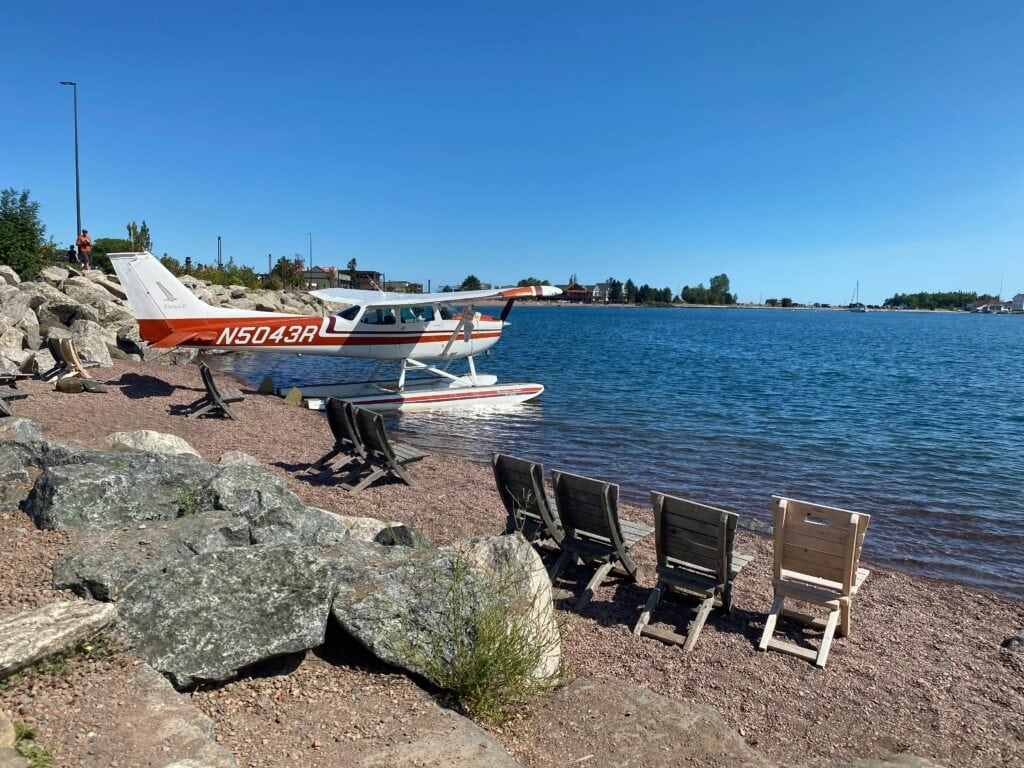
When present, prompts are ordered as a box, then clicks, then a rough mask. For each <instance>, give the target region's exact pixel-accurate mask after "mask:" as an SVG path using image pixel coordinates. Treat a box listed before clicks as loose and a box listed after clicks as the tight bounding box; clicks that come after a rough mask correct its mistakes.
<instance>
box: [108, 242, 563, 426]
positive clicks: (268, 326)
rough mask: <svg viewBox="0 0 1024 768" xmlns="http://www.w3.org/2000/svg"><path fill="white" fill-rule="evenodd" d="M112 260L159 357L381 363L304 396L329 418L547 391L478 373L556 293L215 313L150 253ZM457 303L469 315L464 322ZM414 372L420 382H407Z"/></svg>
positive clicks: (371, 299) (391, 297) (388, 297)
mask: <svg viewBox="0 0 1024 768" xmlns="http://www.w3.org/2000/svg"><path fill="white" fill-rule="evenodd" d="M108 256H109V258H110V262H111V263H112V264H113V265H114V271H115V272H117V277H118V279H119V280H120V281H121V287H122V288H123V289H124V292H125V295H126V296H127V297H128V305H129V306H130V307H131V310H132V312H133V313H134V314H135V317H136V319H137V320H138V323H139V335H141V336H142V338H143V339H145V340H146V341H148V342H150V344H151V346H153V347H156V348H158V349H167V348H171V347H177V346H187V347H199V348H201V349H216V350H227V351H234V352H291V353H296V354H304V355H340V356H344V357H355V358H365V359H370V360H376V361H377V365H376V367H375V368H374V369H373V371H372V372H371V373H370V375H369V377H368V378H367V379H366V380H365V381H362V382H356V383H345V384H325V385H315V386H309V387H302V388H301V395H302V398H303V399H305V401H306V403H307V405H308V406H309V407H310V408H322V407H323V402H324V400H325V399H326V398H327V397H337V398H340V399H343V400H348V401H350V402H352V403H353V404H355V405H358V406H360V407H363V408H369V409H371V410H375V411H388V410H396V409H403V410H408V409H414V408H415V409H427V408H438V407H450V406H457V405H480V404H503V403H519V402H523V401H526V400H530V399H532V398H534V397H537V396H538V395H539V394H540V393H541V392H543V391H544V387H543V385H541V384H524V383H516V384H498V380H497V377H495V376H491V375H486V374H480V373H477V370H476V365H475V363H474V361H473V357H474V356H475V355H478V354H480V353H481V352H486V351H487V350H488V349H490V348H491V347H493V346H494V345H495V344H496V343H497V342H498V339H499V338H500V337H501V332H502V331H503V330H504V328H505V326H506V325H508V323H506V322H505V319H506V318H507V317H508V313H509V312H510V311H511V309H512V305H513V303H514V302H515V300H516V299H519V298H539V297H542V296H557V295H559V294H560V293H561V290H559V289H558V288H554V287H552V286H547V285H538V286H526V287H517V288H497V289H494V290H480V291H455V292H450V293H418V294H409V293H390V292H384V291H363V290H354V289H349V288H326V289H323V290H318V291H310V295H312V296H316V297H317V298H320V299H323V300H325V301H328V302H338V303H343V304H346V305H347V306H346V307H345V308H344V309H342V310H341V311H339V312H336V313H334V314H331V315H328V316H326V317H317V316H306V315H294V314H285V313H281V312H260V311H256V310H244V309H234V308H231V307H214V306H211V305H209V304H206V303H205V302H203V301H200V300H199V298H197V297H196V296H195V294H193V293H192V292H191V291H190V290H189V289H188V288H187V287H186V286H185V285H184V284H183V283H182V282H181V281H180V280H178V278H176V277H175V276H174V275H173V274H171V272H170V271H169V270H168V269H167V268H166V267H164V265H163V264H161V263H160V262H159V261H158V260H157V258H156V257H155V256H153V254H151V253H149V252H140V253H111V254H108ZM490 298H504V299H507V301H506V303H505V307H504V309H503V310H502V312H501V316H500V317H499V318H497V319H495V318H493V317H488V316H486V315H481V314H480V313H479V312H476V311H475V310H474V309H473V302H474V301H478V300H480V299H490ZM451 302H457V303H459V304H464V305H465V306H464V308H463V310H462V311H461V312H457V311H456V310H455V308H454V307H452V305H451ZM462 359H464V360H465V361H466V363H467V366H468V371H467V372H466V373H464V374H461V375H457V374H454V373H451V372H450V371H449V370H448V369H449V367H450V366H451V363H452V361H454V360H462ZM428 361H433V362H434V363H435V364H429V362H428ZM389 363H397V364H398V365H399V374H398V379H397V380H395V381H377V380H375V379H374V377H375V376H377V374H378V373H379V372H380V370H381V368H382V367H383V366H384V365H386V364H389ZM410 372H412V373H415V374H421V375H418V376H407V375H406V374H407V373H410ZM423 374H425V375H423Z"/></svg>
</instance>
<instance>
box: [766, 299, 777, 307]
mask: <svg viewBox="0 0 1024 768" xmlns="http://www.w3.org/2000/svg"><path fill="white" fill-rule="evenodd" d="M764 303H765V304H767V305H768V306H769V307H777V306H779V300H778V299H765V300H764Z"/></svg>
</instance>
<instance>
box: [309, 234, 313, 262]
mask: <svg viewBox="0 0 1024 768" xmlns="http://www.w3.org/2000/svg"><path fill="white" fill-rule="evenodd" d="M309 268H310V269H312V268H313V233H312V232H310V233H309Z"/></svg>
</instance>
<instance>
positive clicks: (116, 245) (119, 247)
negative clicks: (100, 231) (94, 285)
mask: <svg viewBox="0 0 1024 768" xmlns="http://www.w3.org/2000/svg"><path fill="white" fill-rule="evenodd" d="M134 250H135V249H134V248H133V247H132V243H131V241H130V240H125V239H124V238H123V237H97V238H96V239H95V240H93V242H92V265H93V266H94V267H95V268H96V269H101V270H103V271H104V272H106V273H107V274H108V275H109V274H112V273H113V271H114V265H113V264H111V263H110V259H108V258H107V254H108V253H125V252H126V251H134Z"/></svg>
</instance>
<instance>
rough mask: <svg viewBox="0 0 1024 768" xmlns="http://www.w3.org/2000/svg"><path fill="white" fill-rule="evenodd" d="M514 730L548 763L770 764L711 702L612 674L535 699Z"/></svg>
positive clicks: (743, 767) (739, 767)
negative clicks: (672, 694)
mask: <svg viewBox="0 0 1024 768" xmlns="http://www.w3.org/2000/svg"><path fill="white" fill-rule="evenodd" d="M517 729H519V730H521V732H522V733H529V734H530V738H531V740H532V741H533V743H535V744H542V745H543V746H544V750H545V758H546V760H547V761H548V762H549V763H550V764H551V765H575V764H581V765H588V764H589V763H587V762H586V761H587V760H588V759H589V758H590V757H593V756H594V755H600V760H599V761H597V762H596V763H595V765H615V766H630V767H635V768H639V766H662V765H664V766H668V765H672V766H684V765H692V766H734V767H735V768H770V766H771V765H772V764H771V762H770V761H769V760H768V759H767V758H765V757H764V756H762V755H760V754H758V753H757V752H755V751H754V750H753V749H752V748H751V747H750V746H748V745H747V743H746V741H745V740H744V739H743V737H742V736H740V735H739V734H738V733H737V732H736V731H734V730H733V729H732V728H730V727H729V725H728V724H727V723H726V722H725V719H724V718H723V717H722V716H721V715H720V714H719V713H718V712H717V711H716V710H714V709H712V708H711V707H708V706H705V705H703V704H696V703H693V702H688V701H680V700H676V699H671V698H669V697H667V696H662V695H661V694H658V693H654V692H653V691H649V690H647V689H646V688H639V687H637V686H635V685H630V684H629V683H626V682H622V681H619V680H610V679H594V678H585V677H581V678H579V679H577V680H575V681H573V682H572V683H571V684H569V685H568V686H566V687H565V688H562V689H561V690H559V691H556V692H555V693H554V694H552V695H551V696H545V697H543V698H541V699H537V700H536V701H534V702H533V703H532V704H531V706H530V708H529V712H528V713H527V716H526V718H525V719H524V720H522V721H520V722H519V723H517Z"/></svg>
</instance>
